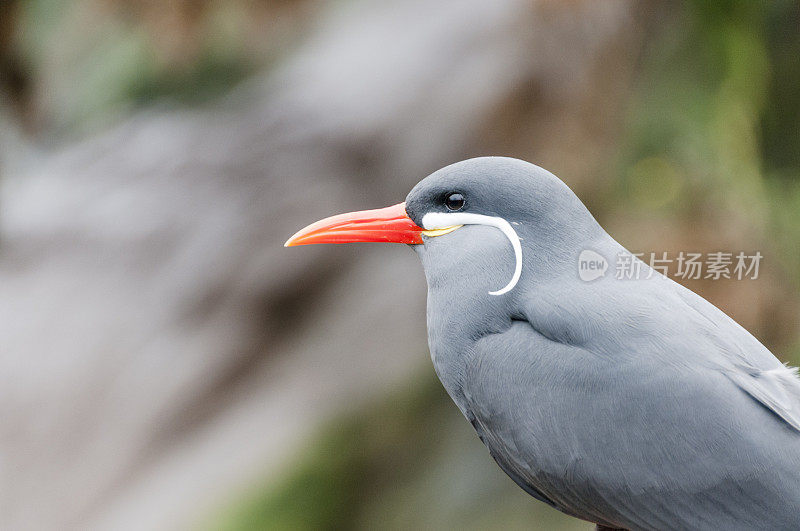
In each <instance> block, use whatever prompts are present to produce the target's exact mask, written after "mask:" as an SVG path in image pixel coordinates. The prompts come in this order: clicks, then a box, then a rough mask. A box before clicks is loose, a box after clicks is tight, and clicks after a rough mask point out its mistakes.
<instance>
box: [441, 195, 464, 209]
mask: <svg viewBox="0 0 800 531" xmlns="http://www.w3.org/2000/svg"><path fill="white" fill-rule="evenodd" d="M444 206H446V207H447V210H461V209H462V208H464V196H463V195H461V194H459V193H457V192H454V193H452V194H450V195H448V196H447V199H445V200H444Z"/></svg>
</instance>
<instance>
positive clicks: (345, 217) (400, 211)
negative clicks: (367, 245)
mask: <svg viewBox="0 0 800 531" xmlns="http://www.w3.org/2000/svg"><path fill="white" fill-rule="evenodd" d="M423 230H424V229H423V228H422V227H418V226H417V225H416V223H414V222H413V221H411V218H409V217H408V215H407V214H406V204H405V203H400V204H399V205H394V206H390V207H386V208H379V209H377V210H361V211H359V212H349V213H347V214H339V215H338V216H331V217H329V218H325V219H323V220H320V221H317V222H316V223H312V224H311V225H309V226H308V227H306V228H304V229H301V230H299V231H298V232H297V233H296V234H295V235H294V236H292V237H291V238H289V239H288V240H287V241H286V243H285V244H284V247H293V246H295V245H310V244H312V243H351V242H395V243H408V244H417V243H422V234H421V233H422V231H423Z"/></svg>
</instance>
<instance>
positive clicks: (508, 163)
mask: <svg viewBox="0 0 800 531" xmlns="http://www.w3.org/2000/svg"><path fill="white" fill-rule="evenodd" d="M598 230H599V231H601V232H602V229H600V227H599V225H598V224H597V223H596V222H595V221H594V218H592V216H591V214H589V212H588V211H587V210H586V208H585V207H584V206H583V204H582V203H581V202H580V200H579V199H578V198H577V197H576V196H575V194H573V193H572V191H571V190H570V189H569V188H568V187H567V186H566V185H565V184H564V183H563V182H561V180H559V179H558V178H557V177H555V176H554V175H552V174H551V173H549V172H547V171H546V170H544V169H542V168H540V167H538V166H535V165H533V164H530V163H527V162H524V161H521V160H517V159H512V158H505V157H481V158H475V159H469V160H465V161H462V162H458V163H456V164H452V165H450V166H447V167H445V168H442V169H441V170H439V171H437V172H434V173H433V174H431V175H430V176H428V177H426V178H425V179H423V180H422V181H420V182H419V183H418V184H417V185H416V186H415V187H414V188H413V189H412V190H411V192H409V194H408V196H407V197H406V201H405V202H404V203H400V204H397V205H394V206H391V207H387V208H382V209H378V210H365V211H360V212H352V213H348V214H340V215H337V216H332V217H329V218H326V219H323V220H321V221H318V222H316V223H313V224H311V225H309V226H307V227H305V228H304V229H302V230H300V231H299V232H297V233H296V234H295V235H294V236H292V237H291V238H289V240H288V241H287V242H286V244H285V245H286V246H287V247H290V246H294V245H307V244H313V243H349V242H397V243H406V244H410V245H412V246H414V248H415V250H416V251H417V252H418V253H419V254H420V256H421V257H422V260H423V264H424V266H425V270H426V274H427V275H428V279H429V284H430V283H431V280H432V279H433V280H434V281H435V282H440V281H445V282H446V281H447V280H446V279H450V276H451V275H450V273H453V274H455V275H456V276H460V277H462V278H463V281H464V282H469V283H472V284H474V283H476V282H478V283H482V282H483V281H485V282H486V283H487V286H485V287H489V288H492V287H493V288H494V289H489V290H488V292H489V294H490V295H494V296H499V295H504V294H506V293H509V292H511V291H512V290H513V289H514V288H515V287H516V286H517V284H518V283H519V282H520V279H521V278H524V277H525V275H526V272H525V271H524V270H525V265H526V264H527V265H529V266H530V267H533V268H535V269H539V266H538V265H537V264H545V265H547V264H549V265H551V266H552V265H555V264H557V263H558V264H564V265H566V264H568V263H570V262H569V260H573V261H572V262H571V263H573V264H574V256H572V255H573V254H574V253H575V249H577V248H578V247H579V246H580V245H581V243H583V242H586V241H587V240H588V239H590V238H591V237H592V236H593V235H595V234H596V233H597V231H598ZM450 280H452V279H450ZM484 293H485V291H484Z"/></svg>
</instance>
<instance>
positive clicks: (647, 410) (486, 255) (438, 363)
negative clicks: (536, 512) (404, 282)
mask: <svg viewBox="0 0 800 531" xmlns="http://www.w3.org/2000/svg"><path fill="white" fill-rule="evenodd" d="M453 191H456V192H459V193H461V194H463V195H464V197H465V206H464V208H463V212H467V213H477V214H483V215H488V216H498V217H502V218H504V219H505V220H507V221H509V222H511V223H512V226H513V227H514V229H515V230H516V231H517V234H518V235H519V237H520V239H521V243H522V250H523V254H522V256H523V269H522V276H521V279H520V281H519V283H518V284H517V285H516V286H515V287H514V288H513V289H512V290H511V291H510V292H509V293H506V294H504V295H499V296H494V295H490V294H489V293H488V292H489V291H491V290H496V289H498V288H500V287H502V286H503V285H505V283H506V282H507V281H508V279H509V278H511V275H512V273H513V271H514V264H515V257H514V254H513V251H512V249H511V246H510V245H509V240H508V239H507V238H506V236H504V235H503V233H502V232H501V231H500V230H498V229H497V228H494V227H489V226H484V225H466V226H464V227H462V228H460V229H458V230H455V231H454V232H451V233H449V234H446V235H443V236H436V237H425V238H424V241H425V243H424V244H423V245H415V246H413V247H414V249H415V250H416V251H417V253H418V254H419V256H420V258H421V260H422V263H423V266H424V268H425V274H426V277H427V281H428V335H429V344H430V350H431V357H432V359H433V363H434V366H435V369H436V372H437V374H438V376H439V378H440V380H441V381H442V384H443V385H444V387H445V388H446V389H447V392H448V393H449V394H450V396H451V397H452V398H453V400H454V401H455V403H456V404H457V405H458V407H459V409H460V410H461V411H462V413H463V414H464V415H465V416H466V418H467V419H468V420H469V421H470V422H471V423H472V425H473V426H474V427H475V430H476V431H477V432H478V435H479V436H480V438H481V440H482V441H483V442H484V444H485V445H486V446H487V447H488V449H489V452H490V453H491V455H492V457H494V459H495V460H496V461H497V463H498V464H499V465H500V467H501V468H502V469H503V470H504V471H505V472H506V473H507V474H508V475H509V476H510V477H511V478H512V479H513V480H514V481H515V482H517V483H518V484H519V485H520V486H521V487H522V488H523V489H525V490H526V491H527V492H528V493H530V494H531V495H532V496H534V497H535V498H538V499H539V500H542V501H544V502H546V503H549V504H551V505H552V506H554V507H556V508H557V509H559V510H561V511H563V512H565V513H567V514H570V515H573V516H576V517H578V518H582V519H584V520H588V521H590V522H595V523H598V524H601V525H606V526H610V527H620V528H628V529H800V380H799V379H798V378H797V376H796V374H795V372H794V371H793V370H792V369H789V368H787V367H785V366H784V365H783V364H781V362H780V361H778V359H776V358H775V356H773V355H772V354H771V353H770V352H769V350H767V349H766V348H765V347H764V346H763V345H762V344H761V343H759V342H758V340H756V339H755V338H754V337H753V336H752V335H750V334H749V333H748V332H747V331H746V330H744V329H743V328H742V327H741V326H739V325H738V324H737V323H736V322H734V321H733V320H732V319H731V318H729V317H728V316H727V315H725V314H724V313H723V312H722V311H720V310H719V309H717V308H716V307H715V306H713V305H712V304H710V303H709V302H707V301H706V300H705V299H703V298H702V297H700V296H698V295H696V294H695V293H693V292H692V291H690V290H688V289H686V288H684V287H682V286H680V285H679V284H677V283H675V282H673V281H671V280H669V279H667V278H665V277H663V276H662V275H661V274H659V273H658V272H653V274H652V276H651V278H649V279H647V278H645V277H647V276H648V273H649V269H648V266H647V265H645V264H641V268H642V272H643V273H644V274H643V275H641V276H640V278H639V279H627V280H620V279H617V278H616V276H615V274H614V272H613V264H614V259H615V258H616V256H617V255H618V254H619V253H626V252H627V251H625V249H624V248H623V247H622V246H620V245H619V244H618V243H617V242H616V241H614V240H613V239H612V238H611V237H610V236H609V235H608V234H607V233H606V232H605V231H604V230H603V229H602V228H601V227H600V225H599V224H598V223H597V222H596V221H595V220H594V218H593V217H592V215H591V214H590V213H589V211H588V210H587V209H586V208H585V207H584V205H583V204H582V203H581V201H580V200H579V199H578V198H577V197H576V196H575V195H574V194H573V193H572V191H571V190H570V189H569V188H568V187H567V186H566V185H565V184H564V183H562V182H561V181H560V180H559V179H558V178H556V177H555V176H554V175H552V174H550V173H549V172H547V171H545V170H543V169H542V168H539V167H537V166H534V165H532V164H528V163H525V162H522V161H518V160H515V159H507V158H499V157H489V158H479V159H471V160H467V161H464V162H460V163H457V164H454V165H451V166H448V167H446V168H444V169H442V170H439V171H437V172H436V173H434V174H432V175H431V176H429V177H427V178H426V179H424V180H423V181H421V182H420V183H419V184H418V185H417V186H416V187H415V188H414V189H413V190H412V191H411V192H410V193H409V195H408V198H407V200H406V210H407V212H408V215H409V216H410V217H411V218H412V219H413V220H414V221H415V222H416V223H417V224H418V225H421V226H422V223H423V221H422V218H423V216H424V215H425V214H426V213H429V212H434V211H435V212H448V210H447V208H446V207H445V206H444V204H443V202H442V198H443V197H446V195H447V194H448V193H450V192H453ZM585 249H590V250H593V251H594V252H597V253H599V254H600V255H602V256H603V257H605V258H606V259H607V260H608V261H609V264H610V267H611V268H612V271H610V272H609V273H607V274H606V275H605V276H603V277H601V278H599V279H597V280H595V281H592V282H584V281H581V280H580V279H579V277H578V269H577V268H578V255H579V253H580V252H581V251H583V250H585Z"/></svg>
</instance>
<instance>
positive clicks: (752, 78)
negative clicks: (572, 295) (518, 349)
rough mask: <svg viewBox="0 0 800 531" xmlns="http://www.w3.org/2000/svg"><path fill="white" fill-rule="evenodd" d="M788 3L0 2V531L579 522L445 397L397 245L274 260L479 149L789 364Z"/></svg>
mask: <svg viewBox="0 0 800 531" xmlns="http://www.w3.org/2000/svg"><path fill="white" fill-rule="evenodd" d="M799 28H800V4H798V3H797V2H796V1H789V0H776V1H769V2H767V1H764V2H758V1H750V0H738V1H737V0H726V1H720V2H701V1H696V2H670V3H666V2H655V1H652V2H639V1H634V0H630V1H624V0H612V1H596V0H586V1H556V0H526V1H523V0H492V1H491V2H487V1H485V0H436V1H434V2H430V1H423V0H379V1H367V0H336V1H322V0H272V1H270V0H230V1H222V0H219V1H215V0H176V1H173V2H157V1H153V0H127V1H122V0H75V1H73V2H58V1H55V0H6V1H4V2H2V3H0V98H1V99H0V301H1V302H0V477H2V478H3V479H2V482H0V528H3V529H78V528H80V529H158V530H160V529H165V530H172V529H223V530H241V531H245V530H261V529H264V530H270V529H281V530H283V529H286V530H289V529H463V530H478V529H590V528H591V526H590V524H587V523H583V522H580V521H577V520H573V519H570V518H568V517H565V516H562V515H560V514H559V513H557V512H556V511H554V510H552V509H550V508H548V507H546V506H545V505H544V504H542V503H539V502H535V501H534V500H533V499H531V498H529V497H528V496H527V495H526V494H524V493H523V492H522V490H520V489H519V488H517V487H516V486H515V485H514V484H513V483H512V481H511V480H510V479H508V478H506V477H505V476H504V475H503V474H502V473H501V472H500V470H499V469H498V468H497V467H496V466H495V465H494V463H493V461H492V460H491V459H490V457H489V455H488V452H487V451H486V450H485V448H484V447H483V446H482V444H481V443H480V441H479V440H478V438H477V437H476V436H475V434H474V433H473V431H472V428H471V427H470V426H469V424H468V423H467V422H466V421H464V419H463V418H461V416H460V413H459V412H458V411H457V409H456V407H455V406H454V405H452V404H451V403H450V400H449V398H448V397H447V396H446V394H445V392H444V391H443V390H442V388H441V387H440V385H439V384H438V382H437V380H436V378H435V375H434V373H433V369H432V366H431V363H430V360H429V357H428V351H427V346H426V343H427V339H426V332H425V318H424V316H425V284H424V277H423V273H422V269H421V267H420V265H419V263H418V261H417V258H416V256H414V253H412V252H411V251H410V250H409V249H407V248H405V247H404V246H399V245H398V246H370V245H361V246H320V247H315V246H311V247H301V248H295V249H284V248H282V244H283V242H284V241H285V239H286V238H287V237H288V236H289V235H291V234H292V233H293V232H294V231H296V230H297V229H299V228H300V227H302V226H304V225H306V224H307V223H309V222H311V221H314V220H317V219H319V218H321V217H324V216H327V215H330V214H333V213H338V212H343V211H349V210H358V209H364V208H373V207H380V206H385V205H389V204H394V203H397V202H400V201H401V200H402V199H403V198H404V197H405V194H406V193H407V191H408V190H409V189H410V188H411V187H412V186H413V185H414V184H415V183H416V182H417V181H418V180H420V179H421V178H423V177H424V176H426V175H427V174H429V173H431V172H432V171H434V170H436V169H438V168H439V167H441V166H444V165H446V164H448V163H451V162H455V161H457V160H460V159H463V158H468V157H473V156H478V155H487V154H495V155H508V156H514V157H519V158H523V159H526V160H529V161H532V162H535V163H537V164H539V165H541V166H544V167H545V168H547V169H549V170H551V171H553V172H554V173H556V174H557V175H559V176H560V177H561V178H562V179H563V180H564V181H566V182H567V183H568V184H569V185H570V186H571V187H572V188H573V189H574V190H575V191H576V193H577V194H578V195H579V196H580V197H581V198H582V200H583V201H584V202H585V203H586V204H587V206H588V207H589V208H590V210H591V211H592V212H593V213H594V215H595V216H596V217H597V218H598V219H599V220H600V222H601V223H602V224H603V225H604V226H605V228H606V229H607V230H608V231H609V232H610V233H611V234H612V235H614V236H615V237H616V239H617V240H619V241H620V242H621V243H622V244H623V245H625V246H626V247H628V248H629V249H631V250H634V251H642V252H650V251H657V252H661V251H666V252H669V253H671V254H674V253H677V252H678V251H681V250H683V251H696V252H711V251H730V252H738V251H747V252H748V253H749V252H753V251H760V252H761V253H762V255H763V257H764V258H763V260H762V262H761V270H760V274H759V278H758V279H757V280H717V281H710V280H708V281H703V280H698V281H688V282H687V281H683V280H681V279H679V280H680V281H681V282H684V283H685V284H687V285H688V286H689V287H690V288H692V289H694V290H696V291H698V292H699V293H700V294H702V295H703V296H705V297H706V298H708V299H709V300H711V301H712V302H713V303H714V304H716V305H718V306H719V307H720V308H722V309H723V310H724V311H726V312H727V313H728V314H730V315H731V316H733V317H734V318H735V319H736V320H737V321H739V322H740V323H741V324H742V325H744V326H745V327H746V328H747V329H748V330H750V331H751V332H753V333H754V334H755V335H756V337H758V338H759V339H760V340H761V341H763V342H764V343H765V344H766V345H767V346H768V347H769V348H770V349H772V350H773V352H775V353H776V354H777V355H778V356H779V357H781V358H782V359H783V360H784V361H788V362H792V363H795V364H797V363H800V327H798V323H799V322H800V314H799V309H800V285H799V284H798V283H799V282H800V253H799V252H798V249H800V126H799V125H798V124H800V60H799V59H798V58H800V31H798V29H799Z"/></svg>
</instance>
